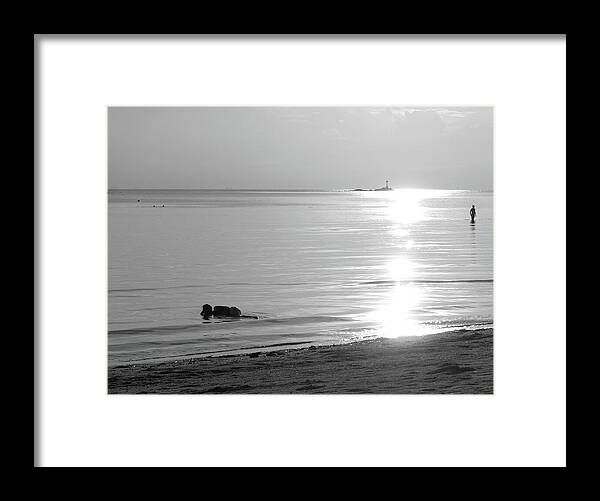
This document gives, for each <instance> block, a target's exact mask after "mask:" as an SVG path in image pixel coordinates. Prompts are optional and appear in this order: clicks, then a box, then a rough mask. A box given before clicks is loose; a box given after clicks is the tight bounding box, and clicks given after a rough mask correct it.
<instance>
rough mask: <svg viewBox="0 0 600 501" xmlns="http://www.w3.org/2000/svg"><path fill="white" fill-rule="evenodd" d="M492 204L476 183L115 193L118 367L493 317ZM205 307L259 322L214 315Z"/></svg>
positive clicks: (111, 324)
mask: <svg viewBox="0 0 600 501" xmlns="http://www.w3.org/2000/svg"><path fill="white" fill-rule="evenodd" d="M138 200H139V202H138ZM472 204H475V206H476V208H477V214H478V216H477V219H476V223H475V224H471V223H470V219H469V208H470V207H471V205H472ZM163 205H164V207H163ZM492 209H493V194H492V193H490V192H470V191H443V190H394V191H389V192H281V191H278V192H275V191H203V190H194V191H187V190H185V191H183V190H181V191H162V190H161V191H141V190H127V191H113V190H111V191H109V194H108V288H109V290H108V313H109V315H108V353H109V365H119V364H124V363H131V362H135V361H138V362H140V361H146V362H147V361H159V360H165V359H169V358H178V357H190V356H203V355H206V354H215V353H220V354H222V353H239V352H244V351H246V350H256V349H273V348H274V347H282V346H287V347H290V348H294V347H303V346H307V345H311V344H315V345H320V344H332V343H345V342H351V341H356V340H360V339H367V338H372V337H377V336H386V337H398V336H410V335H425V334H429V333H433V332H439V331H442V330H457V329H460V328H478V327H481V326H487V325H491V323H492V306H493V301H492V300H493V294H492V292H493V255H492V250H493V242H492V235H493V232H492V226H493V210H492ZM204 303H209V304H211V305H213V306H214V305H229V306H237V307H239V308H240V309H241V310H242V312H243V313H244V314H249V315H256V316H258V317H259V318H258V319H257V320H254V319H241V320H231V321H222V320H210V321H203V320H202V317H201V316H200V311H201V309H202V305H203V304H204Z"/></svg>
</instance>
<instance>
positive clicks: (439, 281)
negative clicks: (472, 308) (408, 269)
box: [353, 279, 494, 285]
mask: <svg viewBox="0 0 600 501" xmlns="http://www.w3.org/2000/svg"><path fill="white" fill-rule="evenodd" d="M493 281H494V280H493V279H464V280H408V279H407V280H369V281H366V282H358V285H387V284H398V283H411V284H461V283H466V284H469V283H492V282H493ZM353 285H356V284H353Z"/></svg>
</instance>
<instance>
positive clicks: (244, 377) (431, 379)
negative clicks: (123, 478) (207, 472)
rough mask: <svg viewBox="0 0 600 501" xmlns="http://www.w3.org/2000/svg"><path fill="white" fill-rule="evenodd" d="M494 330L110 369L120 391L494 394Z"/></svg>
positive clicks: (111, 383)
mask: <svg viewBox="0 0 600 501" xmlns="http://www.w3.org/2000/svg"><path fill="white" fill-rule="evenodd" d="M492 340H493V329H482V330H478V331H459V332H452V333H446V334H435V335H430V336H424V337H410V338H398V339H376V340H372V341H363V342H359V343H353V344H347V345H341V346H340V345H338V346H324V347H311V348H303V349H295V350H293V349H291V350H290V349H288V350H282V351H272V352H266V353H264V352H263V353H249V354H244V355H235V356H221V357H206V358H195V359H188V360H178V361H170V362H162V363H153V364H142V365H128V366H120V367H112V368H109V370H108V392H109V393H111V394H116V393H276V394H277V393H279V394H288V393H310V394H313V393H404V394H410V393H412V394H416V393H462V394H474V393H479V394H481V393H483V394H491V393H493V342H492Z"/></svg>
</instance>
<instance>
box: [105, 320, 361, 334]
mask: <svg viewBox="0 0 600 501" xmlns="http://www.w3.org/2000/svg"><path fill="white" fill-rule="evenodd" d="M245 321H250V322H252V323H253V324H287V325H302V324H310V323H316V322H349V321H351V319H349V318H344V317H328V316H312V317H287V318H273V317H271V318H258V319H247V318H226V319H219V320H217V321H207V322H202V323H195V324H183V325H157V326H152V327H137V328H134V329H116V330H109V331H108V334H109V335H128V334H156V333H161V332H162V333H165V332H185V331H191V330H197V329H205V328H206V327H207V326H210V327H212V328H214V327H217V326H224V327H225V326H226V325H227V324H231V323H237V322H245Z"/></svg>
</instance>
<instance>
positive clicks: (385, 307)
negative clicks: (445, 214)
mask: <svg viewBox="0 0 600 501" xmlns="http://www.w3.org/2000/svg"><path fill="white" fill-rule="evenodd" d="M436 196H443V193H442V192H441V193H436V192H434V191H432V190H420V189H400V190H395V191H393V192H383V193H381V198H382V199H383V200H384V201H385V202H386V204H385V205H384V215H385V217H386V219H388V220H389V222H390V223H391V226H390V228H389V231H390V234H391V236H392V237H394V249H395V251H397V253H396V254H395V256H394V257H393V258H391V259H390V260H389V261H388V263H387V264H386V266H385V267H384V269H385V273H386V277H385V279H386V282H387V281H389V282H391V283H393V285H392V288H391V290H389V292H388V293H387V294H386V295H385V297H383V298H382V300H381V304H380V306H379V307H378V308H376V309H374V310H372V311H371V312H369V313H367V315H366V318H365V319H366V320H368V321H370V322H373V323H375V324H376V325H377V328H376V333H377V335H379V336H383V337H388V338H396V337H401V336H419V335H423V334H426V333H427V332H426V329H425V327H424V326H422V325H420V324H419V322H417V320H416V319H415V317H414V314H413V312H414V310H415V309H416V308H418V306H419V305H420V304H421V301H422V295H423V292H422V290H421V289H420V287H418V286H417V285H415V284H414V283H412V280H414V279H415V278H416V273H417V271H418V269H419V268H420V266H419V264H418V263H417V261H416V259H415V258H416V257H417V256H418V254H417V249H418V248H417V246H416V245H415V241H414V239H412V238H410V233H411V229H412V227H413V226H414V225H415V224H416V223H418V222H419V221H422V220H424V219H426V217H427V209H426V208H425V207H424V206H423V203H422V202H423V201H424V200H425V199H428V198H434V197H436Z"/></svg>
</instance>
